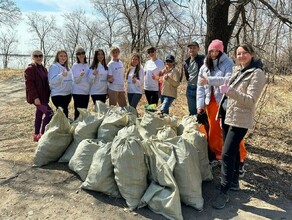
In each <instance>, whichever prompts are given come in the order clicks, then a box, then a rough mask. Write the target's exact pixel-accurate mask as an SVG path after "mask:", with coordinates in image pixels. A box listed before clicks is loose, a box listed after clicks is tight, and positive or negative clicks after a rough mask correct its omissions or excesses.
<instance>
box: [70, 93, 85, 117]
mask: <svg viewBox="0 0 292 220" xmlns="http://www.w3.org/2000/svg"><path fill="white" fill-rule="evenodd" d="M73 100H74V110H75V111H74V120H76V119H77V118H78V117H79V114H80V113H79V111H78V109H77V108H86V109H87V107H88V102H89V95H78V94H73Z"/></svg>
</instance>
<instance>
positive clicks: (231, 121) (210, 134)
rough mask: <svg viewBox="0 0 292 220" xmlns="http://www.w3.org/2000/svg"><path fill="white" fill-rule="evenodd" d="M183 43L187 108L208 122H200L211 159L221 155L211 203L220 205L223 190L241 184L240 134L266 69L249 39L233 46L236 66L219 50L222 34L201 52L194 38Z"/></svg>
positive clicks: (242, 156)
mask: <svg viewBox="0 0 292 220" xmlns="http://www.w3.org/2000/svg"><path fill="white" fill-rule="evenodd" d="M188 48H189V54H190V57H189V58H188V59H187V60H186V62H185V65H184V69H185V74H186V79H187V81H188V84H187V100H188V106H189V113H190V115H193V114H197V118H198V119H201V120H200V121H201V122H202V123H203V124H204V123H205V124H207V125H208V126H204V127H203V129H204V130H203V132H204V133H205V134H206V136H207V139H208V146H209V148H210V151H211V152H212V153H213V154H214V157H215V159H216V160H220V161H221V184H220V186H219V187H218V189H219V190H220V192H219V193H218V195H217V196H216V198H215V199H214V201H213V204H212V205H213V207H214V208H217V209H222V208H224V207H225V205H226V203H227V202H228V201H229V196H228V193H227V192H228V191H229V190H233V191H237V190H240V186H239V176H240V167H242V165H243V162H244V159H245V157H246V155H247V151H246V149H245V145H244V141H243V138H244V136H245V135H246V133H247V131H248V129H251V128H252V127H253V118H254V114H255V106H256V102H257V100H258V99H259V97H260V94H261V92H262V90H263V88H264V86H265V83H266V80H265V75H264V72H263V70H262V68H263V66H262V63H261V61H260V60H259V59H256V58H255V51H254V49H253V47H252V46H251V45H250V44H246V43H243V44H240V45H238V46H237V47H236V48H235V53H234V57H235V58H236V62H237V63H238V66H234V62H233V61H232V60H231V59H230V58H229V57H228V56H227V54H226V53H225V52H224V45H223V42H222V41H221V40H218V39H215V40H213V41H212V42H211V43H210V45H209V46H208V54H207V56H206V58H203V57H202V56H201V55H198V51H199V45H198V43H197V42H193V43H191V44H189V45H188ZM203 115H206V117H203ZM204 119H205V120H204Z"/></svg>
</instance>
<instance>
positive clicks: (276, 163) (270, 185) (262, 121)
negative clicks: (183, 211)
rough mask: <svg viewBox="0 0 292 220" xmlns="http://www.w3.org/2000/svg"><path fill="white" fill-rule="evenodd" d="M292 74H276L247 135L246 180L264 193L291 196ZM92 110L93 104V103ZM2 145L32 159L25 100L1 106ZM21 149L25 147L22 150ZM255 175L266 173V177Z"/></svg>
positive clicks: (7, 74) (17, 157) (181, 102)
mask: <svg viewBox="0 0 292 220" xmlns="http://www.w3.org/2000/svg"><path fill="white" fill-rule="evenodd" d="M22 74H23V71H21V70H0V82H1V81H9V80H11V79H13V78H21V77H22ZM185 87H186V85H185V83H182V85H181V86H180V87H179V95H178V99H177V100H175V102H174V104H173V105H172V106H171V109H170V112H171V114H174V115H176V116H177V117H178V118H182V117H183V116H184V115H187V114H188V110H187V105H186V98H185ZM291 103H292V76H285V77H284V76H277V77H275V81H274V82H273V83H269V84H268V85H267V87H266V90H265V92H264V94H263V96H262V99H261V100H260V102H259V103H258V111H257V116H256V127H255V129H254V131H253V132H249V133H248V135H247V137H246V139H245V140H246V143H247V149H248V152H249V156H248V159H247V165H248V170H249V172H248V173H247V175H246V177H245V178H246V180H247V181H249V182H254V184H255V185H256V186H257V187H258V188H259V189H260V192H262V193H263V194H265V193H266V190H268V191H269V192H270V191H272V192H274V193H275V194H277V195H280V194H285V196H288V197H291V196H292V188H291V182H292V173H291V170H292V135H291V134H292V120H291V117H292V104H291ZM145 104H146V99H145V97H143V98H142V100H141V102H140V104H139V107H138V111H139V112H140V113H143V106H144V105H145ZM70 108H71V109H70V117H71V118H72V117H73V104H72V103H71V104H70ZM89 108H90V109H92V110H93V105H92V103H90V107H89ZM0 111H1V115H0V129H1V131H2V132H1V136H0V141H1V143H0V148H1V154H2V155H3V156H8V155H9V157H12V158H13V160H14V161H18V162H20V163H27V162H30V160H31V157H29V156H28V155H29V154H31V153H32V152H33V151H34V149H35V146H34V145H32V144H31V142H30V141H28V140H30V139H31V135H32V133H33V117H34V115H33V112H34V108H33V106H31V105H28V104H27V103H25V100H24V98H23V100H19V101H17V102H9V101H8V102H7V103H6V102H5V103H2V105H1V106H0ZM18 148H21V149H22V150H21V151H19V149H18ZM255 175H259V176H261V177H262V176H264V177H265V178H266V180H262V179H258V178H257V177H256V176H255Z"/></svg>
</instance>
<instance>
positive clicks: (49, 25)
mask: <svg viewBox="0 0 292 220" xmlns="http://www.w3.org/2000/svg"><path fill="white" fill-rule="evenodd" d="M27 19H28V21H27V24H28V26H29V30H30V31H31V32H32V33H34V37H33V40H34V41H36V42H38V44H39V49H40V50H42V51H43V53H44V54H45V55H49V54H50V52H51V51H52V50H53V49H54V47H55V39H54V38H53V36H54V32H55V31H56V30H57V28H56V19H55V17H53V16H50V17H46V16H44V15H41V14H39V13H37V12H32V13H31V14H28V15H27ZM46 63H47V57H46V56H45V57H44V65H46Z"/></svg>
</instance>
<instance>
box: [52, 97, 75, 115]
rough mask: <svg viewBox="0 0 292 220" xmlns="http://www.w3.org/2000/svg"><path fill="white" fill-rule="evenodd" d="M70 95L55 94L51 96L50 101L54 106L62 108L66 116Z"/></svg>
mask: <svg viewBox="0 0 292 220" xmlns="http://www.w3.org/2000/svg"><path fill="white" fill-rule="evenodd" d="M71 97H72V95H71V94H69V95H64V96H63V95H56V96H52V102H53V104H54V106H55V107H56V108H59V107H61V108H62V109H63V112H64V114H65V115H66V117H67V118H68V106H69V103H70V102H71Z"/></svg>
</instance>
